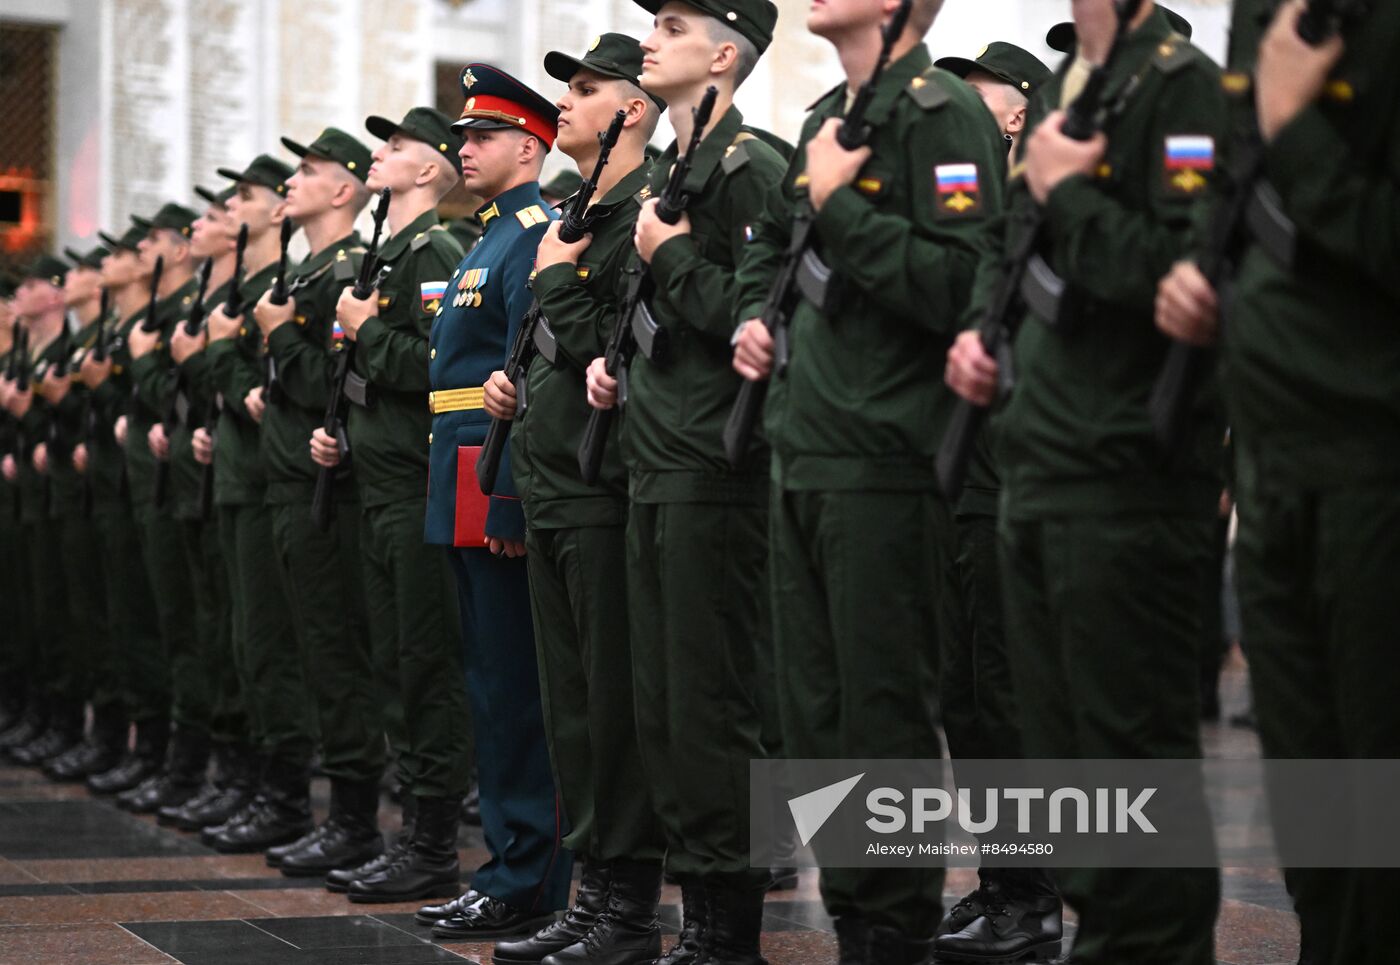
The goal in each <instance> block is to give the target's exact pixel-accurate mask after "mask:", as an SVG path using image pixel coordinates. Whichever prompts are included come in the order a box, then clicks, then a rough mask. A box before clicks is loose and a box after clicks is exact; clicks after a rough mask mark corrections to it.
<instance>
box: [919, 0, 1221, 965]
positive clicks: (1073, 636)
mask: <svg viewBox="0 0 1400 965" xmlns="http://www.w3.org/2000/svg"><path fill="white" fill-rule="evenodd" d="M1115 20H1116V16H1115V8H1114V5H1113V3H1111V2H1110V0H1099V2H1094V3H1082V4H1076V6H1075V23H1076V27H1077V30H1078V36H1079V46H1078V49H1077V52H1076V55H1075V56H1074V57H1073V58H1071V59H1070V60H1069V62H1068V63H1067V65H1066V68H1065V69H1064V70H1063V71H1062V73H1061V75H1059V76H1057V77H1056V78H1055V79H1054V80H1052V81H1051V82H1050V83H1049V84H1047V85H1046V87H1045V89H1044V90H1043V91H1042V92H1041V94H1040V95H1039V96H1038V97H1037V98H1036V99H1035V100H1034V101H1033V102H1032V104H1031V111H1030V117H1029V120H1028V123H1027V133H1026V135H1025V137H1026V142H1025V152H1024V153H1025V159H1024V163H1018V164H1017V165H1016V167H1015V169H1014V173H1015V174H1016V175H1017V176H1016V178H1015V179H1014V180H1013V183H1012V186H1011V194H1010V202H1009V203H1010V206H1011V210H1012V216H1011V217H1010V218H1009V219H1008V220H1009V223H1010V225H1011V230H1012V231H1015V230H1017V228H1018V226H1019V224H1021V223H1023V217H1022V215H1023V214H1024V213H1025V212H1026V211H1027V210H1028V209H1029V206H1032V205H1040V206H1041V207H1042V208H1043V214H1044V216H1045V219H1046V221H1047V223H1048V227H1047V230H1046V237H1047V238H1048V239H1049V241H1048V242H1047V243H1046V244H1045V245H1044V248H1043V253H1044V255H1045V257H1046V259H1047V263H1048V264H1049V266H1050V268H1051V269H1052V270H1053V271H1055V272H1057V273H1058V274H1059V275H1060V276H1061V277H1062V278H1063V279H1064V280H1065V283H1066V295H1065V297H1064V299H1063V301H1062V302H1061V310H1060V311H1058V312H1048V311H1047V314H1050V315H1052V316H1053V317H1048V318H1040V317H1036V316H1034V315H1029V316H1028V317H1026V318H1025V320H1024V322H1023V324H1022V325H1021V327H1020V329H1019V333H1018V335H1017V338H1016V342H1015V346H1014V352H1015V356H1014V358H1015V371H1016V386H1015V389H1014V391H1013V392H1012V394H1011V397H1010V400H1009V402H1008V404H1007V405H1006V407H1005V409H1004V410H1003V411H1002V413H1001V416H1000V418H999V421H998V426H997V431H998V438H997V441H996V442H997V469H998V470H999V472H1000V476H1001V483H1002V487H1003V488H1002V494H1001V516H1000V522H999V526H1000V530H999V537H1000V544H1001V559H1002V575H1003V599H1004V602H1005V605H1004V613H1005V618H1006V636H1007V646H1008V652H1009V657H1010V661H1011V667H1012V682H1013V687H1014V692H1015V695H1016V702H1017V705H1018V708H1019V711H1020V720H1021V728H1020V730H1021V740H1022V747H1023V750H1024V752H1025V755H1026V756H1028V757H1033V758H1119V757H1121V758H1192V757H1197V756H1199V755H1200V737H1199V732H1198V728H1197V721H1198V716H1199V714H1198V707H1197V703H1198V699H1199V694H1198V686H1197V676H1198V675H1197V660H1198V657H1197V647H1198V646H1199V640H1200V631H1199V625H1200V614H1201V612H1202V603H1201V599H1200V596H1201V591H1202V581H1201V578H1200V573H1201V570H1202V568H1203V567H1204V566H1206V565H1208V560H1209V558H1210V552H1211V540H1212V528H1213V517H1214V513H1215V504H1216V500H1217V498H1218V496H1219V491H1220V481H1219V465H1218V462H1219V451H1220V449H1219V428H1220V427H1219V424H1218V419H1216V418H1215V417H1214V416H1213V414H1212V413H1210V412H1209V411H1207V410H1204V409H1203V410H1201V411H1200V412H1199V413H1198V414H1197V415H1196V417H1195V421H1194V422H1193V424H1192V425H1191V427H1190V432H1189V438H1190V443H1191V445H1190V449H1189V452H1188V453H1186V454H1185V455H1184V457H1183V458H1182V459H1180V460H1178V461H1177V462H1176V463H1174V464H1172V465H1165V464H1164V462H1163V460H1162V459H1161V458H1160V455H1159V453H1158V450H1157V445H1156V442H1155V439H1154V436H1153V432H1152V427H1151V424H1150V421H1149V419H1148V405H1147V400H1148V395H1149V393H1150V391H1151V388H1152V384H1153V382H1154V380H1155V377H1156V374H1157V371H1158V370H1159V369H1160V367H1161V364H1162V361H1163V359H1164V357H1165V353H1166V347H1167V343H1166V340H1165V339H1163V338H1161V337H1160V335H1158V334H1157V333H1156V332H1155V331H1153V329H1152V328H1151V326H1150V324H1149V319H1150V315H1151V310H1152V299H1153V295H1154V293H1155V290H1156V282H1157V279H1158V278H1159V277H1160V276H1161V275H1162V274H1163V273H1164V272H1165V271H1166V270H1167V268H1169V267H1170V265H1171V263H1172V261H1173V260H1174V259H1175V258H1176V257H1178V256H1179V255H1180V254H1181V253H1182V251H1183V250H1184V249H1185V247H1186V244H1187V242H1188V238H1189V232H1190V229H1191V225H1192V220H1193V217H1194V215H1195V214H1197V202H1198V201H1199V200H1200V199H1201V198H1202V197H1203V196H1204V194H1205V188H1206V186H1207V185H1208V183H1209V182H1208V179H1209V177H1210V176H1211V174H1212V171H1213V165H1214V159H1213V152H1214V145H1215V139H1216V137H1218V135H1219V134H1220V131H1221V129H1222V127H1223V121H1224V116H1223V115H1224V110H1223V99H1222V97H1221V94H1220V86H1219V71H1218V70H1217V69H1216V68H1215V67H1214V65H1212V64H1211V63H1210V61H1209V60H1208V59H1207V58H1206V56H1205V55H1204V54H1203V53H1201V52H1200V51H1198V50H1196V49H1195V48H1193V47H1192V46H1191V45H1190V44H1189V43H1188V42H1187V41H1186V40H1185V38H1184V37H1182V36H1181V35H1180V34H1178V33H1175V32H1174V31H1173V30H1172V28H1171V25H1170V23H1169V21H1168V20H1167V18H1166V16H1165V15H1164V13H1163V12H1162V11H1161V10H1159V9H1157V8H1156V6H1155V5H1154V4H1152V3H1146V4H1144V5H1143V7H1142V9H1141V10H1140V11H1139V12H1138V14H1137V15H1136V17H1135V19H1134V21H1133V22H1132V23H1131V24H1130V32H1129V33H1128V34H1127V35H1126V37H1125V39H1124V41H1123V46H1122V48H1121V51H1120V54H1119V57H1118V59H1117V60H1116V62H1115V64H1114V66H1113V68H1112V70H1111V73H1110V78H1109V89H1110V91H1112V90H1124V89H1128V90H1129V95H1128V96H1127V97H1125V98H1123V99H1121V100H1119V101H1117V102H1116V104H1115V107H1114V109H1113V111H1112V112H1111V114H1110V116H1109V117H1108V118H1107V121H1106V126H1107V130H1108V136H1107V137H1106V138H1105V137H1104V136H1103V135H1098V136H1096V137H1094V138H1093V139H1091V140H1089V141H1087V142H1079V141H1075V140H1073V139H1071V138H1069V137H1068V136H1067V135H1065V134H1064V133H1063V131H1062V130H1061V124H1062V123H1063V119H1064V116H1065V115H1064V114H1063V113H1061V112H1059V111H1053V112H1052V111H1051V108H1053V107H1056V106H1059V107H1065V106H1067V105H1069V104H1070V103H1072V102H1073V101H1074V99H1075V98H1076V97H1077V96H1078V94H1079V91H1080V90H1082V89H1083V87H1084V84H1085V83H1086V82H1087V80H1088V78H1089V76H1090V74H1091V72H1092V65H1094V64H1096V63H1101V62H1102V61H1103V59H1104V58H1105V56H1106V55H1107V52H1108V49H1109V47H1110V45H1111V43H1112V37H1113V33H1114V26H1115ZM1005 243H1006V244H1007V245H1014V244H1017V243H1019V239H1018V238H1009V239H1006V240H1005ZM983 268H984V269H985V270H984V271H982V272H980V273H979V277H978V286H977V289H976V291H975V293H974V299H973V311H972V312H971V313H970V317H972V318H974V319H975V318H977V317H978V316H979V314H980V313H981V312H982V311H983V310H984V309H985V306H986V305H987V303H988V300H989V299H990V297H991V295H992V293H993V291H994V290H995V288H996V286H998V285H999V284H1001V276H1002V269H1001V262H1000V260H999V259H998V258H996V257H991V256H989V257H988V258H987V259H985V260H984V261H983ZM997 369H998V367H997V363H996V361H995V360H993V359H991V358H989V357H988V356H987V354H986V352H985V351H984V349H983V347H982V342H981V338H980V336H979V334H978V333H976V332H967V333H964V334H963V335H961V336H959V338H958V341H957V343H956V344H955V346H954V348H953V350H952V351H951V352H950V354H949V359H948V367H947V373H946V374H947V380H948V383H949V385H950V386H952V387H953V389H954V390H955V391H957V392H958V393H959V394H960V395H962V396H964V397H965V398H968V399H970V400H971V401H973V402H974V403H976V404H980V405H986V404H989V403H990V402H991V401H992V399H993V397H994V395H995V392H996V378H997ZM1145 586H1146V587H1148V588H1149V589H1148V590H1147V591H1144V587H1145ZM1188 803H1189V802H1188ZM1059 883H1060V885H1061V890H1062V893H1063V894H1064V896H1065V900H1066V901H1067V902H1068V903H1069V904H1070V905H1072V906H1074V907H1075V909H1076V910H1077V911H1078V913H1079V932H1078V936H1077V938H1076V940H1075V945H1074V952H1073V956H1074V960H1075V961H1076V962H1084V963H1086V965H1089V963H1095V965H1096V963H1109V962H1112V963H1115V965H1116V963H1121V962H1124V961H1133V962H1142V963H1152V962H1160V963H1163V965H1165V963H1168V962H1170V963H1177V965H1185V963H1210V962H1213V961H1214V960H1215V959H1214V955H1213V944H1214V943H1213V926H1214V922H1215V916H1216V910H1217V906H1218V903H1219V875H1218V872H1217V871H1216V870H1214V869H1122V868H1115V869H1104V868H1084V869H1074V870H1067V871H1064V872H1063V873H1061V874H1060V875H1059ZM991 925H992V930H993V931H994V932H995V931H997V930H998V929H1001V928H1003V927H1005V926H1003V924H1002V923H1001V922H999V921H992V922H991ZM961 934H964V935H966V934H967V931H964V932H963V933H961ZM951 937H953V936H949V937H948V938H945V939H943V940H941V941H940V947H942V946H943V944H944V943H945V942H947V941H948V940H949V938H951Z"/></svg>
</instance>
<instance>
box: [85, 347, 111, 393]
mask: <svg viewBox="0 0 1400 965" xmlns="http://www.w3.org/2000/svg"><path fill="white" fill-rule="evenodd" d="M111 374H112V357H111V356H110V355H109V356H107V357H106V358H105V359H102V360H101V361H98V360H97V359H95V358H93V355H92V353H91V352H88V353H87V354H86V355H84V356H83V364H82V365H80V366H78V380H79V381H80V382H82V383H83V385H86V386H87V387H88V388H89V389H95V388H97V387H98V386H99V385H101V384H102V383H103V382H106V381H107V377H108V376H109V375H111Z"/></svg>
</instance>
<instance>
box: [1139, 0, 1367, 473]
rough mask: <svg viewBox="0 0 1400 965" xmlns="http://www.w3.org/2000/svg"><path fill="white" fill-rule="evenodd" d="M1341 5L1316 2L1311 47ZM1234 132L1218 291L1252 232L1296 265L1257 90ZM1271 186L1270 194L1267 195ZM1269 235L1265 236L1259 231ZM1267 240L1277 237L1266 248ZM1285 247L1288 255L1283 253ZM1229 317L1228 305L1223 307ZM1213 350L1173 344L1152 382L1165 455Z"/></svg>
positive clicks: (1211, 242) (1209, 263)
mask: <svg viewBox="0 0 1400 965" xmlns="http://www.w3.org/2000/svg"><path fill="white" fill-rule="evenodd" d="M1339 6H1340V4H1339V3H1338V2H1337V0H1309V3H1308V6H1307V9H1306V10H1304V11H1303V14H1302V16H1301V17H1300V18H1299V20H1298V36H1299V38H1300V39H1302V40H1303V41H1304V42H1305V43H1307V44H1308V45H1309V46H1312V47H1316V46H1318V45H1320V44H1322V43H1323V42H1325V41H1326V40H1327V39H1328V38H1329V37H1331V36H1332V35H1333V34H1335V33H1336V32H1337V30H1338V29H1339V28H1340V23H1339V20H1340V11H1339V10H1338V9H1337V8H1338V7H1339ZM1238 100H1239V103H1238V104H1237V105H1236V110H1235V118H1236V129H1235V131H1234V135H1233V137H1234V145H1235V146H1234V150H1233V151H1232V153H1233V155H1234V158H1235V165H1234V170H1233V172H1232V171H1229V170H1227V171H1226V172H1225V175H1226V178H1227V185H1226V188H1225V190H1224V191H1223V194H1224V198H1223V200H1222V201H1221V202H1220V203H1218V204H1217V205H1216V206H1215V208H1214V209H1213V210H1212V212H1211V218H1210V224H1209V229H1208V233H1207V236H1206V237H1207V242H1206V247H1205V249H1204V250H1203V251H1202V252H1201V253H1200V257H1199V259H1198V261H1197V265H1198V266H1199V268H1200V270H1201V274H1202V275H1204V276H1205V279H1206V281H1207V282H1209V283H1210V286H1211V288H1212V289H1214V290H1215V291H1217V292H1221V291H1223V290H1224V289H1225V288H1227V287H1228V286H1229V282H1230V276H1231V275H1232V274H1233V272H1234V269H1235V267H1236V262H1237V261H1238V259H1239V256H1240V253H1241V251H1242V249H1243V248H1244V246H1245V244H1246V242H1247V240H1248V239H1249V237H1250V236H1251V235H1255V236H1257V237H1259V240H1260V242H1261V245H1263V246H1264V247H1266V248H1271V249H1273V253H1274V257H1275V258H1276V259H1278V260H1280V261H1283V262H1285V263H1291V261H1292V254H1291V249H1292V246H1293V243H1294V240H1295V234H1296V231H1295V229H1294V227H1293V224H1292V222H1291V221H1289V220H1288V218H1287V216H1286V215H1284V214H1282V208H1281V207H1280V206H1279V205H1278V204H1277V202H1276V201H1275V200H1273V198H1276V194H1273V189H1272V188H1269V187H1268V185H1267V182H1265V181H1264V143H1263V138H1262V137H1261V136H1260V134H1259V118H1258V116H1257V114H1256V113H1255V111H1254V89H1253V85H1252V84H1251V85H1248V86H1247V87H1246V88H1245V90H1244V91H1242V92H1241V93H1240V94H1239V95H1238ZM1266 188H1268V190H1267V191H1266V190H1264V189H1266ZM1279 219H1281V220H1279ZM1261 227H1262V228H1264V229H1265V230H1264V231H1260V230H1259V229H1260V228H1261ZM1265 237H1272V238H1274V239H1276V241H1275V242H1274V243H1273V244H1267V243H1265V241H1264V238H1265ZM1280 249H1286V250H1287V253H1278V252H1279V250H1280ZM1221 313H1222V316H1223V307H1222V310H1221ZM1212 354H1213V353H1212V350H1211V349H1209V348H1204V347H1198V346H1195V345H1188V344H1187V343H1185V342H1179V341H1176V340H1175V339H1173V340H1172V343H1171V346H1170V347H1169V348H1168V349H1167V357H1166V360H1165V361H1164V362H1163V364H1162V368H1161V370H1160V371H1159V372H1158V373H1157V380H1156V381H1155V382H1154V383H1153V384H1152V395H1151V396H1150V397H1149V398H1148V403H1147V405H1148V411H1149V413H1150V414H1151V416H1152V432H1153V434H1154V435H1155V436H1156V439H1157V445H1158V447H1159V449H1160V451H1161V454H1162V456H1163V457H1164V458H1165V459H1167V460H1168V461H1170V460H1172V459H1174V458H1176V457H1177V456H1178V455H1179V454H1180V451H1181V445H1182V442H1183V441H1184V435H1185V432H1186V426H1187V422H1188V416H1189V415H1190V410H1191V403H1192V401H1193V400H1194V399H1195V397H1196V390H1197V388H1198V387H1199V384H1200V382H1201V379H1202V377H1203V376H1204V375H1205V373H1206V370H1207V366H1208V363H1209V361H1210V359H1211V356H1212Z"/></svg>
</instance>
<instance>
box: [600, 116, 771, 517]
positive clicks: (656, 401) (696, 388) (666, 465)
mask: <svg viewBox="0 0 1400 965" xmlns="http://www.w3.org/2000/svg"><path fill="white" fill-rule="evenodd" d="M743 123H744V122H743V116H742V115H741V114H740V113H739V109H738V108H737V107H730V108H729V110H728V111H726V112H725V113H724V116H722V117H720V118H719V119H718V120H717V121H715V122H714V124H713V125H712V126H711V127H710V129H709V130H708V131H707V132H706V133H705V136H704V140H702V141H701V142H700V147H699V148H698V149H697V150H696V154H695V158H694V162H693V164H692V166H691V170H690V176H689V178H688V179H687V180H686V184H685V189H686V190H687V191H688V192H689V193H690V196H691V199H692V200H691V202H690V207H689V208H688V209H687V213H688V214H689V216H690V224H691V234H690V235H689V236H685V235H682V236H679V237H676V238H672V239H671V240H670V241H667V242H666V243H665V244H663V245H662V246H661V247H660V248H658V249H656V252H655V254H654V255H653V256H652V261H651V274H652V278H653V279H654V280H655V283H656V292H655V296H654V297H653V299H652V304H651V310H652V314H653V315H654V316H655V318H656V321H657V323H658V324H660V325H661V326H662V327H664V328H665V329H666V330H667V332H668V334H669V337H670V348H669V350H668V351H669V357H668V358H667V359H666V361H665V362H664V363H663V364H660V365H654V364H652V363H651V362H649V361H647V360H646V359H645V358H643V357H642V356H641V355H640V353H639V354H638V356H637V357H636V359H634V360H633V362H632V369H631V396H630V402H629V404H628V405H627V407H626V408H625V409H624V410H623V418H622V441H623V448H624V457H625V459H626V461H627V466H628V468H629V469H630V470H632V490H631V496H632V499H634V500H636V501H638V502H645V503H665V502H732V501H746V502H754V503H761V502H765V501H766V500H767V498H768V497H767V474H768V452H767V447H766V444H761V443H756V444H755V447H754V452H753V453H752V457H751V459H750V462H749V465H748V466H747V467H746V469H745V471H742V472H739V473H735V472H731V471H730V468H729V463H728V461H727V460H726V459H725V456H724V444H723V442H722V440H721V433H722V432H723V429H724V424H725V422H726V421H727V420H728V418H729V410H730V409H731V408H733V405H734V397H735V395H737V394H738V391H739V383H740V381H741V379H740V377H739V375H738V373H736V372H735V371H734V369H733V364H732V361H733V355H734V350H733V348H732V347H731V345H730V339H731V338H732V337H733V335H734V299H735V296H736V295H737V293H738V285H737V281H736V278H735V274H734V271H735V268H736V267H737V266H738V264H739V262H740V260H741V259H742V257H743V253H744V249H745V247H747V246H748V244H749V242H750V240H751V239H752V237H753V231H754V228H753V225H754V223H755V219H757V217H758V216H759V214H760V213H761V212H762V210H763V206H764V204H766V203H767V200H768V195H769V193H770V192H771V191H772V190H773V188H774V186H775V185H776V184H777V183H778V180H779V179H780V178H781V177H782V174H783V168H784V167H785V166H786V161H785V160H784V159H783V156H782V155H781V154H779V153H778V152H777V151H776V150H774V149H773V148H772V147H770V146H768V144H766V143H765V142H764V141H763V139H762V138H760V137H758V136H757V135H755V134H753V133H752V132H750V131H748V130H746V129H745V128H744V126H743ZM678 154H679V147H678V146H677V145H676V144H674V143H673V144H672V145H671V146H670V147H669V148H667V149H666V153H664V154H662V155H661V157H660V158H659V159H657V161H656V164H655V165H654V166H653V167H652V173H651V184H650V186H649V193H650V195H651V196H656V195H659V194H660V193H661V192H662V190H663V189H664V188H665V186H666V182H667V180H668V179H669V177H670V171H671V167H672V166H673V165H674V164H675V163H676V158H677V156H678Z"/></svg>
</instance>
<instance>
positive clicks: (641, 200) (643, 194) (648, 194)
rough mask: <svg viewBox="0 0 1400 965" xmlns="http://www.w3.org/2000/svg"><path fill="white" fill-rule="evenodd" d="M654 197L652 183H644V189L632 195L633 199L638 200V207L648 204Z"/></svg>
mask: <svg viewBox="0 0 1400 965" xmlns="http://www.w3.org/2000/svg"><path fill="white" fill-rule="evenodd" d="M652 197H653V195H652V190H651V185H650V184H644V185H642V190H640V191H638V192H637V193H636V194H634V195H632V200H633V201H635V202H637V205H638V207H640V206H641V205H644V204H646V203H647V202H648V201H650V200H651V199H652Z"/></svg>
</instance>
